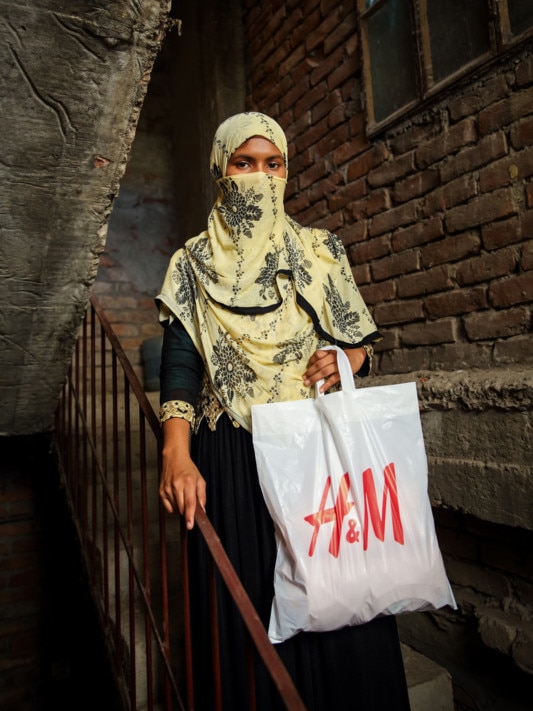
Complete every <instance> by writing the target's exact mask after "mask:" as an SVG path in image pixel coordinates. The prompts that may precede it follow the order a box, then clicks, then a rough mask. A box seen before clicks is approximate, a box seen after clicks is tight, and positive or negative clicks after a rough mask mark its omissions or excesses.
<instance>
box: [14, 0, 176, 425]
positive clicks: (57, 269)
mask: <svg viewBox="0 0 533 711" xmlns="http://www.w3.org/2000/svg"><path fill="white" fill-rule="evenodd" d="M168 9H169V3H168V2H167V1H166V0H142V1H139V0H116V1H115V2H108V1H105V2H98V3H97V2H94V1H93V0H54V1H53V2H52V1H51V0H33V1H32V2H27V3H24V4H21V3H18V2H9V1H8V0H0V14H1V17H2V23H1V24H0V37H1V40H2V41H1V42H0V73H1V86H2V93H3V95H2V113H3V119H4V120H3V128H2V132H1V135H0V144H1V153H2V161H1V164H0V175H1V178H2V196H1V198H0V200H1V203H0V215H1V217H0V265H1V275H2V279H1V280H0V401H1V402H2V408H1V410H0V433H2V434H29V433H35V432H42V431H46V430H50V429H51V428H52V425H53V415H54V410H55V405H56V399H57V396H58V393H59V390H60V388H61V385H62V382H63V380H64V377H65V374H66V371H67V367H68V362H69V360H70V356H71V351H72V347H73V343H74V339H75V335H76V332H77V328H78V326H79V324H80V321H81V318H82V315H83V312H84V310H85V307H86V304H87V299H88V294H89V289H90V287H91V285H92V283H93V281H94V278H95V274H96V269H97V264H98V254H99V252H100V250H101V249H102V246H103V244H104V242H105V236H106V229H107V220H108V217H109V213H110V210H111V205H112V201H113V198H114V197H115V195H116V193H117V191H118V184H119V180H120V177H121V176H122V173H123V171H124V165H125V161H126V158H127V155H128V152H129V149H130V145H131V142H132V140H133V136H134V132H135V125H136V122H137V118H138V113H139V109H140V107H141V104H142V100H143V97H144V94H145V90H146V86H147V82H148V81H149V78H150V70H151V67H152V64H153V61H154V58H155V56H156V53H157V51H158V49H159V47H160V43H161V40H162V38H163V33H164V27H165V21H166V19H167V13H168Z"/></svg>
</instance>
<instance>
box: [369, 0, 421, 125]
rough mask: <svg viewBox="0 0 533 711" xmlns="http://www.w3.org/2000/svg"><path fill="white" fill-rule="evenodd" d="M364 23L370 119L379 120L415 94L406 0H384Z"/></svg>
mask: <svg viewBox="0 0 533 711" xmlns="http://www.w3.org/2000/svg"><path fill="white" fill-rule="evenodd" d="M367 23H368V24H367V32H368V46H369V54H370V71H371V74H372V96H373V104H374V119H375V121H376V123H379V122H380V121H382V120H383V119H385V118H387V116H389V115H390V114H392V113H394V112H395V111H397V110H398V109H401V108H402V106H405V105H406V104H408V103H409V102H410V101H412V100H413V99H415V98H416V96H417V80H416V64H415V36H414V32H413V26H412V20H411V11H410V3H409V0H388V2H386V3H385V4H384V5H382V6H381V7H380V8H379V9H378V10H376V11H375V12H374V13H373V14H372V15H371V16H370V17H369V18H368V20H367Z"/></svg>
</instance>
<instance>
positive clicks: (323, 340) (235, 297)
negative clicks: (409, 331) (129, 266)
mask: <svg viewBox="0 0 533 711" xmlns="http://www.w3.org/2000/svg"><path fill="white" fill-rule="evenodd" d="M254 136H261V137H263V138H266V139H267V140H269V141H271V143H273V144H274V145H275V146H276V147H277V148H278V150H279V151H280V152H281V154H282V155H283V156H284V159H285V164H287V158H286V156H287V143H286V139H285V135H284V133H283V131H282V129H281V127H280V126H279V125H278V124H277V123H276V122H275V121H274V120H273V119H271V118H269V117H268V116H265V115H264V114H260V113H255V112H253V113H244V114H237V115H236V116H232V117H231V118H229V119H227V120H226V121H225V122H224V123H222V124H221V126H220V127H219V128H218V130H217V132H216V135H215V138H214V141H213V148H212V152H211V172H212V174H213V177H214V178H215V180H216V182H217V185H218V189H219V193H218V197H217V199H216V201H215V204H214V206H213V208H212V210H211V213H210V215H209V218H208V224H207V230H206V231H205V232H202V233H201V234H200V235H198V236H197V237H193V238H192V239H190V240H189V241H188V242H187V243H186V244H185V246H184V247H183V248H182V249H180V250H178V251H177V252H176V253H175V254H174V256H173V257H172V259H171V261H170V265H169V268H168V271H167V274H166V277H165V280H164V283H163V286H162V289H161V293H160V294H159V295H158V297H157V300H158V303H159V309H160V316H159V317H160V320H161V321H162V322H163V323H165V322H166V323H169V322H172V320H173V319H174V318H178V319H179V320H180V321H181V322H182V324H183V325H184V327H185V328H186V330H187V332H188V333H189V335H190V337H191V339H192V340H193V343H194V345H195V347H196V348H197V350H198V352H199V353H200V355H201V356H202V358H203V361H204V364H205V367H206V371H207V374H208V377H209V380H210V382H211V385H212V387H213V390H214V392H215V394H216V396H217V397H218V399H219V400H220V402H221V403H222V405H223V407H224V409H226V411H227V412H228V413H229V414H230V416H231V417H232V418H233V419H234V420H236V421H237V422H238V423H239V424H241V425H242V426H243V427H245V428H246V429H247V430H250V429H251V416H250V407H251V405H252V404H254V405H255V404H259V403H265V402H278V401H282V400H296V399H301V398H307V397H312V396H313V393H314V390H313V388H308V387H306V386H304V384H303V380H302V375H303V373H304V371H305V369H306V365H307V361H308V359H309V358H310V356H311V355H312V354H313V353H314V351H315V350H316V349H317V348H320V347H321V346H324V345H326V344H329V343H334V344H336V345H339V346H341V347H343V348H354V347H357V346H362V345H364V344H369V343H372V342H374V341H376V340H379V338H380V336H379V333H378V332H377V330H376V326H375V324H374V322H373V320H372V318H371V316H370V314H369V312H368V309H367V308H366V306H365V304H364V302H363V300H362V298H361V296H360V294H359V291H358V289H357V286H356V285H355V283H354V280H353V276H352V272H351V268H350V265H349V263H348V260H347V258H346V254H345V252H344V247H343V246H342V243H341V241H340V240H339V239H338V238H337V237H336V236H335V235H332V234H331V233H330V232H328V231H327V230H321V229H312V228H311V229H308V228H304V227H301V226H300V225H298V224H297V223H296V222H294V220H292V219H291V218H290V217H289V216H288V215H287V214H286V213H285V209H284V204H283V196H284V192H285V186H286V179H282V178H278V177H274V176H272V175H269V174H266V173H260V172H258V173H251V174H246V175H231V176H225V173H226V166H227V162H228V160H229V158H230V157H231V156H232V154H233V153H234V152H235V150H236V149H237V148H238V147H239V146H241V145H242V144H243V143H245V142H246V141H247V140H248V139H250V138H252V137H254Z"/></svg>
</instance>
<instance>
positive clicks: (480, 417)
mask: <svg viewBox="0 0 533 711" xmlns="http://www.w3.org/2000/svg"><path fill="white" fill-rule="evenodd" d="M408 381H416V384H417V390H418V396H419V401H420V407H421V420H422V429H423V431H424V441H425V445H426V452H427V455H428V465H429V493H430V498H431V500H432V503H433V504H434V505H436V506H439V505H445V506H450V507H452V508H454V509H457V510H459V511H463V512H465V513H469V514H472V515H474V516H477V517H478V518H481V519H483V520H486V521H493V522H495V523H502V524H506V525H508V526H518V527H521V528H525V529H530V530H531V529H533V507H532V506H531V502H532V501H533V466H532V461H533V446H532V442H533V437H532V422H531V409H532V408H531V406H532V402H533V370H531V369H501V370H497V369H492V370H468V371H466V370H465V371H455V372H443V371H439V372H425V371H424V372H416V373H412V374H409V375H387V376H378V377H371V378H369V379H367V380H366V381H365V382H364V383H362V385H363V387H367V386H369V385H389V384H391V383H399V382H408Z"/></svg>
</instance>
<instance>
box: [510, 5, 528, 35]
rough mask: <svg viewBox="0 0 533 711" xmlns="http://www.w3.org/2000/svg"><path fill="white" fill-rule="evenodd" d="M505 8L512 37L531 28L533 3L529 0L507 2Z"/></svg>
mask: <svg viewBox="0 0 533 711" xmlns="http://www.w3.org/2000/svg"><path fill="white" fill-rule="evenodd" d="M507 6H508V8H509V24H510V25H511V32H512V33H513V35H519V34H520V33H521V32H525V31H526V30H528V29H529V28H530V27H533V2H531V0H507Z"/></svg>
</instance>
